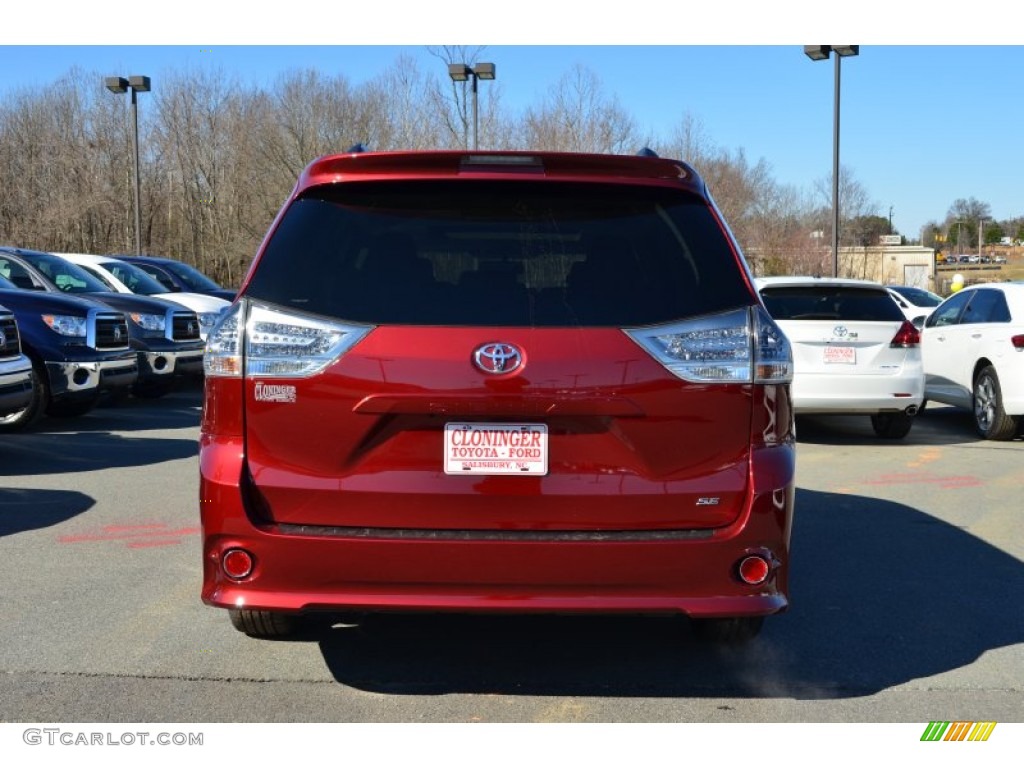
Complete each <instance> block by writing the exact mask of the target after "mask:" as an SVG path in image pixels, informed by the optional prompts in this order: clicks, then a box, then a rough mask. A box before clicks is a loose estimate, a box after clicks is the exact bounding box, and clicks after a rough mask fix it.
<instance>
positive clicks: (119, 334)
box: [114, 325, 121, 341]
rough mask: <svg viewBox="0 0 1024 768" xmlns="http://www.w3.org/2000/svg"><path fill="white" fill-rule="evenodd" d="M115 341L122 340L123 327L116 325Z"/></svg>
mask: <svg viewBox="0 0 1024 768" xmlns="http://www.w3.org/2000/svg"><path fill="white" fill-rule="evenodd" d="M114 339H115V340H116V341H120V340H121V326H119V325H115V326H114Z"/></svg>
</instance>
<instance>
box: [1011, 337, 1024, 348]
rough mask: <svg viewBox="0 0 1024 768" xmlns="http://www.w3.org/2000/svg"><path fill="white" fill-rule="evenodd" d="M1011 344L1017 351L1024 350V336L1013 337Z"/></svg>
mask: <svg viewBox="0 0 1024 768" xmlns="http://www.w3.org/2000/svg"><path fill="white" fill-rule="evenodd" d="M1010 343H1011V344H1013V346H1014V348H1015V349H1024V336H1011V337H1010Z"/></svg>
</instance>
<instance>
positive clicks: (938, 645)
mask: <svg viewBox="0 0 1024 768" xmlns="http://www.w3.org/2000/svg"><path fill="white" fill-rule="evenodd" d="M793 539H794V541H793V551H794V553H795V556H794V559H793V569H792V577H791V585H792V594H791V597H792V608H791V610H790V613H788V614H784V615H782V616H777V617H771V618H769V619H768V621H767V622H766V625H765V629H764V631H763V632H762V634H761V636H760V637H759V638H758V639H757V640H755V641H754V642H753V643H752V644H751V645H749V646H747V647H746V648H745V649H741V650H731V649H716V648H713V647H707V646H703V645H700V644H698V643H697V642H696V641H695V640H694V639H692V637H691V636H690V633H689V632H688V628H687V625H686V622H685V621H684V620H682V619H667V618H626V617H562V616H450V615H422V616H377V617H371V618H370V619H369V620H367V621H366V622H364V624H362V625H356V626H335V627H334V628H325V629H324V630H323V631H321V632H319V633H318V634H315V635H313V636H311V637H310V638H309V639H310V640H314V641H316V642H318V643H319V645H320V650H321V652H322V654H323V657H324V660H325V662H326V664H327V666H328V668H329V669H330V671H331V672H332V674H333V676H334V678H335V679H336V680H337V681H338V682H340V683H344V684H345V685H349V686H352V687H354V688H358V689H362V690H367V691H374V692H384V693H391V694H442V693H492V694H504V695H559V696H565V695H574V696H644V697H702V696H703V697H720V696H743V697H751V698H761V697H792V698H799V699H819V698H825V699H828V698H844V697H852V696H865V695H870V694H873V693H876V692H878V691H881V690H883V689H887V688H891V687H893V686H897V685H900V684H903V683H907V682H910V681H914V680H918V679H921V678H925V677H929V676H932V675H937V674H941V673H943V672H947V671H949V670H953V669H957V668H959V667H962V666H964V665H967V664H970V663H971V662H973V661H974V660H976V659H977V658H978V657H979V656H980V655H981V654H983V653H985V652H986V651H990V650H993V649H996V648H1001V647H1004V646H1008V645H1013V644H1016V643H1021V642H1024V612H1022V611H1020V610H1019V600H1018V596H1019V595H1020V594H1022V593H1024V564H1022V563H1021V562H1020V561H1018V560H1017V559H1015V558H1014V557H1011V556H1010V555H1007V554H1006V553H1004V552H1002V551H1001V550H999V549H997V548H995V547H993V546H991V545H989V544H987V543H985V542H984V541H982V540H980V539H978V538H976V537H975V536H972V535H970V534H968V533H965V532H964V531H962V530H960V529H959V528H957V527H955V526H951V525H948V524H945V523H943V522H940V521H938V520H936V519H935V518H933V517H931V516H929V515H927V514H925V513H923V512H920V511H918V510H916V509H913V508H911V507H907V506H905V505H902V504H898V503H894V502H890V501H883V500H879V499H876V498H870V497H866V496H856V495H843V494H832V493H821V492H817V491H804V490H801V491H798V494H797V512H796V523H795V527H794V534H793ZM1008 600H1010V601H1012V605H1011V604H1008V602H1007V601H1008Z"/></svg>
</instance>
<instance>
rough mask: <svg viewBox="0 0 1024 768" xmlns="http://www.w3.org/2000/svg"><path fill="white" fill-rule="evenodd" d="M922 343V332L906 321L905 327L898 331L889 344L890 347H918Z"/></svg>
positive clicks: (902, 326)
mask: <svg viewBox="0 0 1024 768" xmlns="http://www.w3.org/2000/svg"><path fill="white" fill-rule="evenodd" d="M920 343H921V332H920V331H918V330H917V328H915V327H914V326H913V324H912V323H911V322H910V321H909V320H904V321H903V325H901V326H900V329H899V330H898V331H896V335H895V336H893V337H892V341H890V342H889V346H890V347H916V346H917V345H918V344H920Z"/></svg>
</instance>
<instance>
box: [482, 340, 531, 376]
mask: <svg viewBox="0 0 1024 768" xmlns="http://www.w3.org/2000/svg"><path fill="white" fill-rule="evenodd" d="M473 362H474V363H476V367H477V368H479V369H480V370H481V371H483V372H484V373H512V371H515V370H517V369H519V368H520V367H522V365H523V353H522V352H520V351H519V350H518V349H517V348H516V347H514V346H512V345H511V344H502V343H500V342H492V343H490V344H484V345H483V346H481V347H477V350H476V352H474V353H473Z"/></svg>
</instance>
